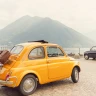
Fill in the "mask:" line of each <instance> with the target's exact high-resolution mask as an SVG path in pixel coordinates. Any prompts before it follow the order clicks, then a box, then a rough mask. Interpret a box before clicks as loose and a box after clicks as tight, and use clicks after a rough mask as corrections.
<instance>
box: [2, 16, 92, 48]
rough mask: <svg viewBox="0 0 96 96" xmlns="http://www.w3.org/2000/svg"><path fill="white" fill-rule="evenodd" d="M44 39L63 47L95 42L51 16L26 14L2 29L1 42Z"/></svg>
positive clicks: (88, 44) (84, 45) (82, 45)
mask: <svg viewBox="0 0 96 96" xmlns="http://www.w3.org/2000/svg"><path fill="white" fill-rule="evenodd" d="M40 39H44V40H47V41H49V42H53V43H58V44H60V45H61V46H63V47H78V46H80V47H90V46H93V45H94V42H93V41H92V40H90V39H89V38H87V37H85V36H84V35H82V34H80V33H78V32H76V31H75V30H73V29H71V28H69V27H67V26H65V25H63V24H62V23H60V22H58V21H55V20H52V19H50V18H40V17H30V16H24V17H21V18H20V19H18V20H16V21H15V22H13V23H12V24H10V25H8V26H6V27H5V28H4V29H2V30H1V31H0V44H8V42H12V43H13V44H17V43H21V42H26V41H32V40H40Z"/></svg>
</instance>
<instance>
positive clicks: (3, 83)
mask: <svg viewBox="0 0 96 96" xmlns="http://www.w3.org/2000/svg"><path fill="white" fill-rule="evenodd" d="M0 84H1V85H12V84H13V81H3V80H0Z"/></svg>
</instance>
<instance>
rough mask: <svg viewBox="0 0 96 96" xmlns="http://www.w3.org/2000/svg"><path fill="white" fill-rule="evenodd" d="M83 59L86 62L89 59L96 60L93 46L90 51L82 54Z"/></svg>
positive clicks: (95, 49) (95, 48) (95, 47)
mask: <svg viewBox="0 0 96 96" xmlns="http://www.w3.org/2000/svg"><path fill="white" fill-rule="evenodd" d="M84 58H85V59H86V60H88V59H89V58H93V59H94V60H95V59H96V46H93V47H92V48H91V49H90V51H86V52H84Z"/></svg>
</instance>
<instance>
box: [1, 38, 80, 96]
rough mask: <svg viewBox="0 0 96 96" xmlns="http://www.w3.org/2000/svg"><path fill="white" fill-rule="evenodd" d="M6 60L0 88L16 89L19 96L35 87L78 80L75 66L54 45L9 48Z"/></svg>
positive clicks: (76, 62) (77, 67) (2, 69)
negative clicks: (69, 79) (67, 80)
mask: <svg viewBox="0 0 96 96" xmlns="http://www.w3.org/2000/svg"><path fill="white" fill-rule="evenodd" d="M10 52H11V56H10V57H9V60H8V61H7V62H6V63H5V64H3V66H2V68H1V69H0V85H3V86H7V87H12V88H18V89H19V91H20V92H21V93H22V94H23V96H26V95H30V94H32V93H33V92H34V91H35V90H36V88H37V85H38V84H45V83H49V82H53V81H56V80H61V79H66V78H69V77H71V78H72V81H73V82H74V83H77V82H78V80H79V72H80V65H79V62H78V61H76V60H75V59H73V58H70V57H68V56H67V55H66V53H65V52H64V50H63V49H62V48H61V47H60V46H59V45H57V44H51V43H48V42H46V41H44V40H40V41H33V42H27V43H22V44H18V45H16V46H14V47H13V48H12V50H11V51H10Z"/></svg>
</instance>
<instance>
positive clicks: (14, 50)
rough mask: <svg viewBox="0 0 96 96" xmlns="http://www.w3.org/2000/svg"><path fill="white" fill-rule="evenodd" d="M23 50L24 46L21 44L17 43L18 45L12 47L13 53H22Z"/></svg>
mask: <svg viewBox="0 0 96 96" xmlns="http://www.w3.org/2000/svg"><path fill="white" fill-rule="evenodd" d="M22 50H23V46H21V45H17V46H14V47H13V48H12V49H11V51H10V52H11V54H20V52H21V51H22Z"/></svg>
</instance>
